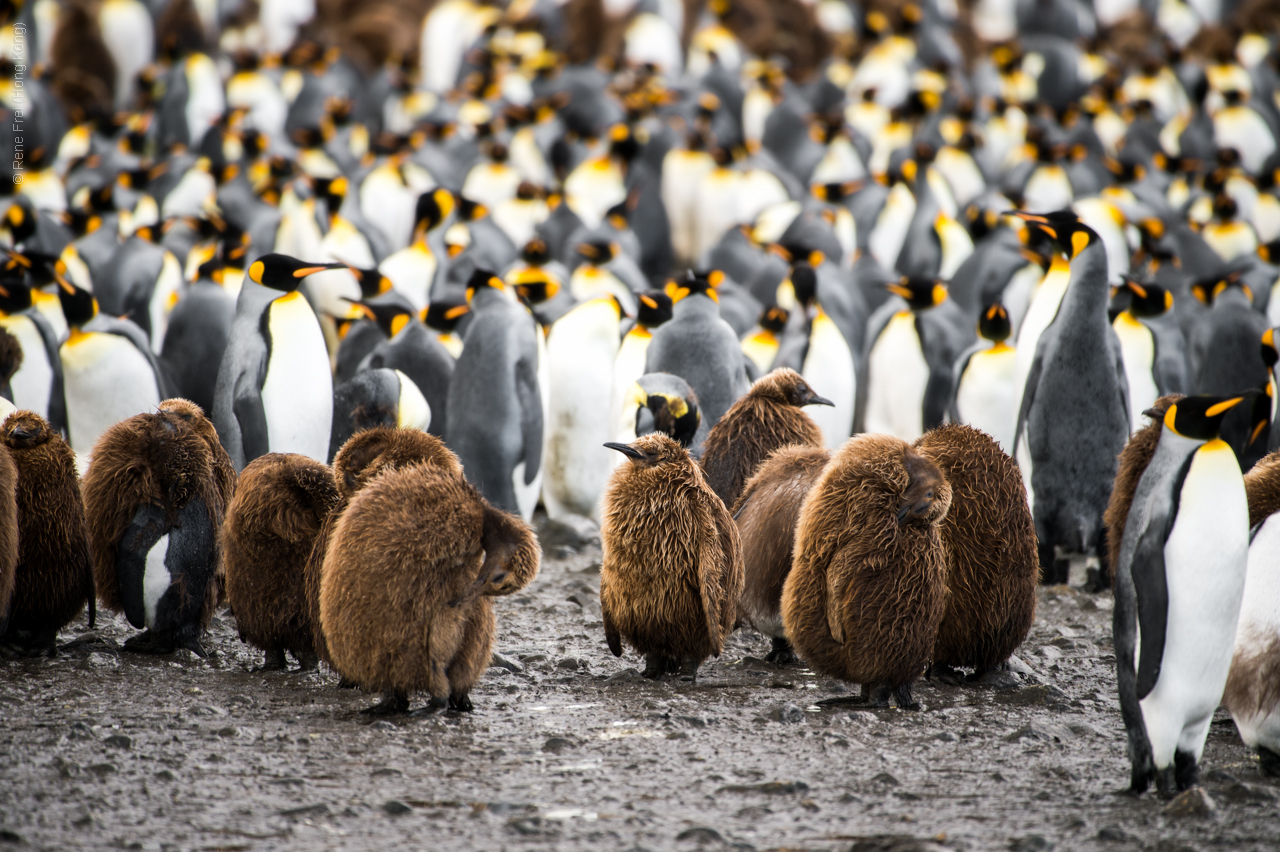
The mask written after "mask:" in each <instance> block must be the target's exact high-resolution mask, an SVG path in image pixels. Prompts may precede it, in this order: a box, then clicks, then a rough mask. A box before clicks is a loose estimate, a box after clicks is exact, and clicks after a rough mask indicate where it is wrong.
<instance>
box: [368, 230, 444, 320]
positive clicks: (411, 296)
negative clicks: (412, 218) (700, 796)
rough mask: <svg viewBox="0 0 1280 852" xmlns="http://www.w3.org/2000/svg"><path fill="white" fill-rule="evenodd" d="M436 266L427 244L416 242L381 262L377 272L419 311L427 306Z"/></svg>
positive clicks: (432, 253) (433, 254) (436, 263)
mask: <svg viewBox="0 0 1280 852" xmlns="http://www.w3.org/2000/svg"><path fill="white" fill-rule="evenodd" d="M438 265H439V262H438V261H437V260H436V256H435V253H434V252H432V251H431V249H430V248H428V247H427V244H426V243H425V242H416V243H414V244H413V245H411V246H409V247H408V248H402V249H400V251H398V252H396V253H395V254H393V255H391V256H390V257H388V258H387V259H386V260H384V261H382V263H381V264H380V265H379V266H378V271H379V272H381V273H382V274H383V275H385V276H387V280H389V281H390V282H391V286H392V287H394V288H395V289H396V291H397V292H399V293H402V294H404V296H405V298H407V299H408V300H409V301H410V302H412V303H413V307H414V309H415V310H418V311H421V310H422V309H423V308H425V307H426V306H427V297H428V296H429V295H430V294H431V283H432V282H433V281H434V280H435V277H436V267H437V266H438Z"/></svg>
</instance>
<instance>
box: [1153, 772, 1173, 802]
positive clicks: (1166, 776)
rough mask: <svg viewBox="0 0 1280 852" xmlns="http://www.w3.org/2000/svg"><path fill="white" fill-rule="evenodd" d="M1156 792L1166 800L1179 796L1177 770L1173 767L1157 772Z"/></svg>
mask: <svg viewBox="0 0 1280 852" xmlns="http://www.w3.org/2000/svg"><path fill="white" fill-rule="evenodd" d="M1156 791H1157V792H1158V793H1159V794H1160V796H1161V798H1164V799H1172V798H1173V797H1174V796H1176V795H1177V794H1178V780H1177V770H1176V769H1175V768H1174V767H1173V766H1166V767H1165V768H1164V769H1157V770H1156Z"/></svg>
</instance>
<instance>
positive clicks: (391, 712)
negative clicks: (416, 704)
mask: <svg viewBox="0 0 1280 852" xmlns="http://www.w3.org/2000/svg"><path fill="white" fill-rule="evenodd" d="M408 710H409V696H408V695H407V694H406V693H403V692H399V691H395V692H388V693H386V694H385V695H383V696H382V700H381V701H379V702H378V703H377V704H375V705H373V706H372V707H366V708H364V709H363V710H361V711H360V713H361V714H362V715H365V716H396V715H399V714H401V713H406V712H408Z"/></svg>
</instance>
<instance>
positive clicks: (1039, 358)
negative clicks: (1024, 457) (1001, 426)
mask: <svg viewBox="0 0 1280 852" xmlns="http://www.w3.org/2000/svg"><path fill="white" fill-rule="evenodd" d="M1046 336H1047V335H1041V336H1040V342H1039V343H1038V344H1037V345H1036V357H1035V360H1033V361H1032V362H1031V370H1030V372H1028V373H1027V383H1026V385H1024V386H1023V387H1024V389H1023V391H1022V405H1021V406H1020V407H1019V408H1018V419H1017V421H1016V428H1015V429H1014V430H1013V449H1012V450H1011V451H1010V456H1012V457H1013V458H1015V459H1016V458H1018V445H1019V444H1020V443H1021V442H1022V433H1023V432H1024V431H1025V429H1024V427H1025V426H1026V423H1027V414H1028V413H1029V412H1030V411H1031V403H1032V402H1034V401H1035V398H1036V387H1037V386H1039V384H1040V372H1041V370H1042V369H1043V368H1044V340H1045V337H1046ZM1126 388H1127V386H1126ZM1126 393H1128V391H1127V389H1126Z"/></svg>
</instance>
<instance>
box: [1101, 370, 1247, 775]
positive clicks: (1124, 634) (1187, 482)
mask: <svg viewBox="0 0 1280 852" xmlns="http://www.w3.org/2000/svg"><path fill="white" fill-rule="evenodd" d="M1246 396H1247V395H1241V396H1235V397H1231V398H1223V397H1211V396H1194V397H1184V398H1182V399H1179V400H1177V401H1176V402H1174V403H1173V404H1172V405H1170V406H1169V408H1168V410H1167V411H1166V412H1165V415H1164V421H1163V427H1162V428H1161V431H1160V436H1159V440H1158V442H1157V444H1156V447H1155V452H1154V453H1153V454H1152V456H1151V460H1150V461H1149V462H1148V463H1147V466H1146V468H1145V469H1144V470H1143V471H1142V476H1141V478H1140V479H1139V480H1138V485H1137V489H1136V491H1135V493H1134V496H1133V502H1132V503H1131V504H1130V507H1129V512H1128V515H1127V517H1126V518H1125V520H1124V535H1123V539H1122V542H1121V545H1120V555H1119V558H1118V560H1117V564H1116V566H1115V600H1116V605H1115V613H1114V616H1113V621H1114V635H1115V646H1116V678H1117V681H1118V683H1119V689H1120V710H1121V715H1122V716H1123V717H1124V722H1125V727H1126V728H1127V729H1128V734H1129V759H1130V761H1131V764H1132V775H1131V779H1130V780H1131V788H1132V789H1133V791H1134V792H1139V793H1140V792H1142V791H1143V790H1145V789H1146V788H1147V786H1148V785H1149V784H1150V782H1151V779H1152V777H1153V776H1154V777H1155V780H1156V784H1157V787H1158V788H1159V790H1160V792H1161V793H1162V794H1166V795H1171V794H1172V793H1173V792H1174V791H1175V789H1176V790H1185V789H1187V788H1188V787H1192V786H1194V785H1195V783H1196V776H1197V763H1198V762H1199V760H1200V755H1201V753H1202V752H1203V751H1204V743H1205V737H1206V736H1207V735H1208V733H1209V724H1210V723H1211V722H1212V721H1213V714H1214V711H1215V710H1216V709H1217V707H1218V703H1219V701H1220V700H1221V698H1222V692H1223V687H1224V686H1225V684H1226V681H1227V673H1228V669H1229V667H1230V664H1231V654H1232V648H1233V645H1234V643H1235V638H1236V623H1237V620H1238V618H1239V614H1240V601H1241V595H1242V594H1243V591H1244V583H1245V572H1246V562H1247V558H1248V548H1249V505H1248V501H1247V498H1246V494H1245V487H1244V479H1243V477H1242V476H1241V473H1240V465H1239V463H1238V462H1237V461H1236V457H1235V453H1234V452H1232V450H1231V447H1230V446H1228V445H1227V443H1226V442H1225V441H1223V440H1222V439H1220V438H1219V437H1218V431H1219V429H1220V427H1221V425H1222V419H1223V417H1224V416H1225V415H1226V413H1227V412H1228V411H1229V410H1231V409H1232V408H1233V407H1234V406H1236V405H1237V404H1239V403H1240V402H1242V401H1244V399H1245V398H1246Z"/></svg>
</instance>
